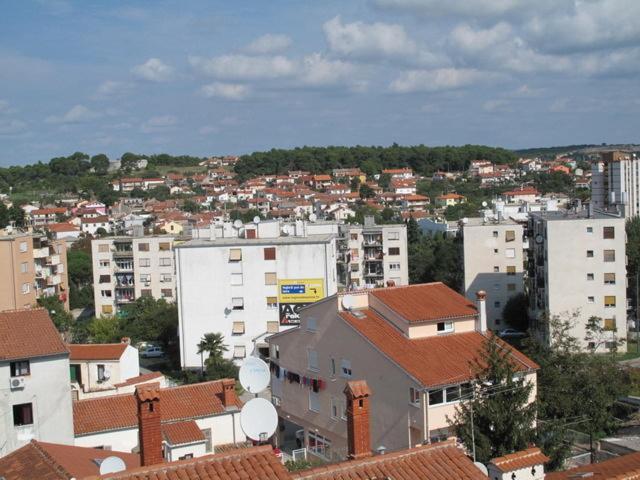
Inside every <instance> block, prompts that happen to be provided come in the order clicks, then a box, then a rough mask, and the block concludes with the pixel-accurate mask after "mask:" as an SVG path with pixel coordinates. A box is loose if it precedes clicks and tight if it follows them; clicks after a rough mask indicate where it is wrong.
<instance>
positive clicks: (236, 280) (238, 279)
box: [231, 273, 242, 285]
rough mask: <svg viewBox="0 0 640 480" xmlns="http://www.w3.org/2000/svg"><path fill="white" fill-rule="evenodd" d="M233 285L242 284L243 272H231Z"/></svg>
mask: <svg viewBox="0 0 640 480" xmlns="http://www.w3.org/2000/svg"><path fill="white" fill-rule="evenodd" d="M231 285H242V274H241V273H232V274H231Z"/></svg>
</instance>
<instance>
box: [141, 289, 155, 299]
mask: <svg viewBox="0 0 640 480" xmlns="http://www.w3.org/2000/svg"><path fill="white" fill-rule="evenodd" d="M140 296H141V297H151V296H153V295H152V293H151V289H149V288H143V289H142V290H140Z"/></svg>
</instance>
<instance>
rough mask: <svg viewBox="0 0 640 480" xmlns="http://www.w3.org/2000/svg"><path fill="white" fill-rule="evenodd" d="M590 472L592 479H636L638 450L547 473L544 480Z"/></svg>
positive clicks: (639, 467) (639, 461) (567, 479)
mask: <svg viewBox="0 0 640 480" xmlns="http://www.w3.org/2000/svg"><path fill="white" fill-rule="evenodd" d="M585 473H591V474H592V475H591V476H589V477H588V478H589V479H592V480H603V479H605V478H606V479H611V480H614V479H615V480H637V479H639V478H640V452H635V453H630V454H628V455H621V456H619V457H616V458H612V459H611V460H605V461H604V462H600V463H594V464H591V465H583V466H581V467H576V468H571V469H569V470H565V471H564V472H553V473H547V474H546V476H545V480H571V479H574V478H575V479H578V478H582V477H580V474H585Z"/></svg>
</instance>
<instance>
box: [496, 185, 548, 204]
mask: <svg viewBox="0 0 640 480" xmlns="http://www.w3.org/2000/svg"><path fill="white" fill-rule="evenodd" d="M502 195H503V196H504V199H505V200H506V201H507V202H508V203H520V202H535V201H536V200H538V199H539V198H540V192H539V191H538V190H536V188H535V187H530V186H527V187H525V186H521V187H520V188H518V189H516V190H510V191H508V192H504V193H503V194H502Z"/></svg>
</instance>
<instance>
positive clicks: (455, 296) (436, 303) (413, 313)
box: [371, 282, 478, 322]
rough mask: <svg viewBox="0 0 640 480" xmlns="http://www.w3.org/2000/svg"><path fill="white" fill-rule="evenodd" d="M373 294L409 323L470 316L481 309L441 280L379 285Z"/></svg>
mask: <svg viewBox="0 0 640 480" xmlns="http://www.w3.org/2000/svg"><path fill="white" fill-rule="evenodd" d="M371 295H373V296H374V297H376V298H378V299H380V300H381V301H382V302H383V303H384V304H385V305H386V306H387V307H389V308H390V309H391V310H393V311H394V312H396V313H398V314H399V315H401V316H402V317H403V318H405V319H406V320H407V321H409V322H424V321H431V320H440V319H444V318H458V317H469V316H471V315H476V314H477V312H478V311H477V309H476V306H475V305H474V304H473V302H471V301H470V300H469V299H467V298H466V297H464V296H462V295H460V294H459V293H458V292H456V291H455V290H452V289H451V288H449V287H447V286H446V285H445V284H444V283H442V282H434V283H423V284H420V285H409V286H403V287H395V288H380V289H376V290H372V291H371Z"/></svg>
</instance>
